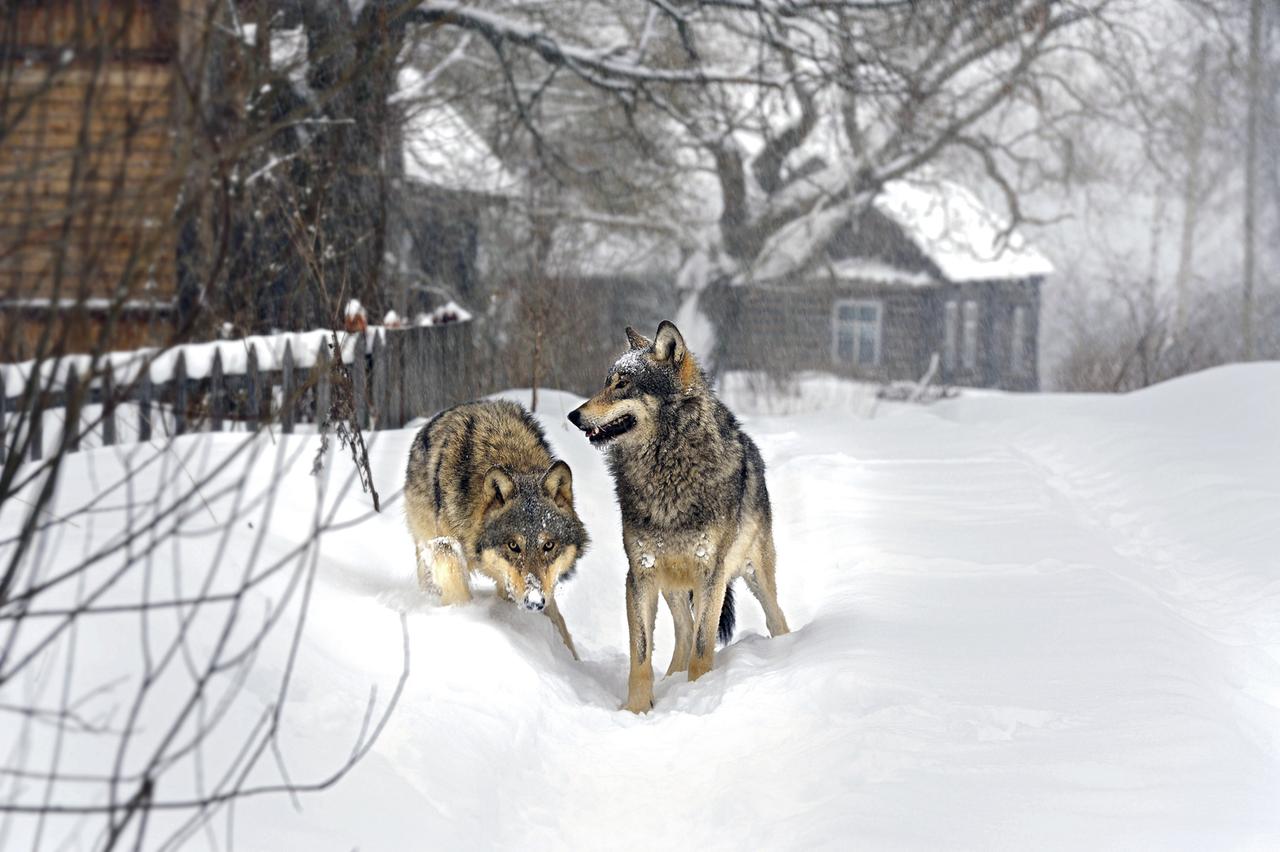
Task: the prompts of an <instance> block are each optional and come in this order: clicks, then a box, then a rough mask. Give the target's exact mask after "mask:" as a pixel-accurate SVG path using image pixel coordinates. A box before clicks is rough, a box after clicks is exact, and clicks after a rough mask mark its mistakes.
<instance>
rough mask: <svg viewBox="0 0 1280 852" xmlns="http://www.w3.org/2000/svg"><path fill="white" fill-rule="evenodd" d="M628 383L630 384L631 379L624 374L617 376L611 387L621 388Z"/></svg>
mask: <svg viewBox="0 0 1280 852" xmlns="http://www.w3.org/2000/svg"><path fill="white" fill-rule="evenodd" d="M629 384H631V380H630V379H628V378H627V377H626V376H618V381H617V383H616V384H615V385H614V386H613V387H614V390H623V389H625V388H626V387H627V385H629Z"/></svg>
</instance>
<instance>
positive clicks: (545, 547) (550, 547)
mask: <svg viewBox="0 0 1280 852" xmlns="http://www.w3.org/2000/svg"><path fill="white" fill-rule="evenodd" d="M542 549H543V550H545V551H546V552H547V553H550V552H551V551H553V550H555V549H556V543H555V542H554V541H549V542H547V543H546V544H544V545H542Z"/></svg>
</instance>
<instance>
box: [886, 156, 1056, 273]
mask: <svg viewBox="0 0 1280 852" xmlns="http://www.w3.org/2000/svg"><path fill="white" fill-rule="evenodd" d="M873 204H874V206H875V208H876V209H877V210H878V211H879V212H881V213H882V214H884V215H885V216H887V217H888V218H890V219H891V220H893V221H894V222H895V223H896V224H897V225H898V226H899V227H900V228H902V230H903V232H904V233H905V234H906V236H907V238H908V239H910V240H911V242H912V243H914V244H915V246H916V247H917V248H918V249H920V251H921V252H922V253H923V254H924V255H925V257H927V258H928V259H929V260H930V261H932V262H933V264H934V265H935V266H937V267H938V269H939V271H940V272H941V273H942V275H943V277H945V278H946V279H947V280H948V281H955V282H963V281H984V280H992V279H1013V278H1032V277H1036V276H1043V275H1048V274H1049V273H1051V272H1053V264H1052V263H1050V262H1049V259H1048V258H1047V257H1045V256H1044V255H1043V254H1041V253H1040V252H1038V251H1036V249H1035V248H1034V247H1032V246H1031V245H1030V244H1029V243H1028V242H1027V241H1026V239H1025V238H1023V236H1022V235H1021V234H1019V233H1018V232H1017V231H1010V232H1009V233H1008V234H1007V235H1006V234H1004V231H1005V230H1006V229H1007V227H1008V223H1007V222H1005V221H1004V220H1003V219H1002V218H1001V217H1000V216H998V215H996V214H995V213H994V212H993V211H992V210H991V209H990V208H988V207H986V206H985V205H983V204H982V202H981V201H979V200H978V198H977V196H975V195H974V194H973V193H972V192H970V191H969V190H968V189H966V188H965V187H963V186H961V185H960V184H958V183H954V182H952V181H949V180H920V179H902V180H893V181H889V182H888V183H886V184H885V185H884V188H883V189H882V190H881V192H880V194H879V195H877V196H876V198H875V201H874V202H873Z"/></svg>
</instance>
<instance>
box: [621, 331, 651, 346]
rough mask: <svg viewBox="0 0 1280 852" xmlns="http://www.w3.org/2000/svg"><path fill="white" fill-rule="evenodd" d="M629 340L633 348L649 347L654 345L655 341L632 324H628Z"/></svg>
mask: <svg viewBox="0 0 1280 852" xmlns="http://www.w3.org/2000/svg"><path fill="white" fill-rule="evenodd" d="M627 342H628V343H630V344H631V348H632V349H648V348H649V347H650V346H652V345H653V341H652V340H650V339H649V338H647V337H645V336H644V335H643V334H641V333H640V332H638V331H636V330H635V329H634V328H632V327H631V326H627Z"/></svg>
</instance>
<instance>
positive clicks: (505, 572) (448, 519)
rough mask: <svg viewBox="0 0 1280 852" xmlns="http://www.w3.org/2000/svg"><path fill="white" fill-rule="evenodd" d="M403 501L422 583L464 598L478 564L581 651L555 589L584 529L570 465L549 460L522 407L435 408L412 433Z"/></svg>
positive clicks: (572, 564) (444, 596)
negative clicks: (437, 411) (430, 417)
mask: <svg viewBox="0 0 1280 852" xmlns="http://www.w3.org/2000/svg"><path fill="white" fill-rule="evenodd" d="M404 503H405V516H406V518H407V520H408V522H409V532H410V533H411V534H412V536H413V544H414V548H415V550H416V553H417V559H418V581H419V583H420V584H421V585H422V587H423V589H424V590H435V591H438V592H439V593H440V598H441V601H442V602H443V603H445V604H457V603H465V602H466V601H469V600H471V586H470V583H469V582H468V574H469V572H470V571H479V572H480V573H482V574H484V575H486V576H488V577H490V578H492V579H493V581H494V583H496V584H497V587H498V594H499V595H500V596H502V597H504V598H506V599H508V600H513V601H518V602H519V603H520V604H521V605H522V606H523V607H524V608H525V609H527V610H534V611H538V610H541V611H543V612H545V613H546V614H547V617H548V618H550V619H551V622H552V623H553V624H554V625H555V626H556V629H557V630H559V631H560V635H561V636H562V637H563V638H564V644H565V645H566V646H568V648H569V653H571V654H573V657H574V659H577V658H578V654H577V651H575V650H574V647H573V640H572V639H571V638H570V636H569V629H568V628H567V627H566V626H565V623H564V618H563V617H562V616H561V615H560V610H559V608H558V607H557V606H556V598H555V592H556V584H557V583H559V582H560V581H561V580H565V579H567V578H568V577H569V576H570V575H571V574H572V573H573V571H574V569H575V568H576V566H577V561H578V558H579V557H580V556H581V555H582V553H583V551H584V550H585V549H586V546H587V533H586V530H585V528H584V527H583V525H582V522H581V521H580V520H579V519H578V515H577V512H575V511H574V508H573V472H572V471H570V470H569V466H568V465H567V464H565V463H564V462H563V461H555V460H553V459H552V457H551V449H550V447H548V446H547V440H546V438H545V437H544V436H543V434H542V429H541V427H539V426H538V424H537V423H536V422H535V421H534V419H533V417H531V416H530V415H529V413H528V412H527V411H525V410H524V408H522V407H521V406H519V405H517V404H516V403H514V402H505V401H489V402H470V403H466V404H463V405H459V406H457V407H455V408H451V409H449V410H448V411H444V412H442V413H440V414H438V415H436V417H435V418H434V419H433V420H432V421H431V422H430V423H428V424H427V425H426V426H424V427H423V428H422V431H420V432H419V433H418V434H417V437H415V438H414V439H413V446H412V447H411V448H410V450H409V467H408V470H407V471H406V472H405V483H404Z"/></svg>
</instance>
